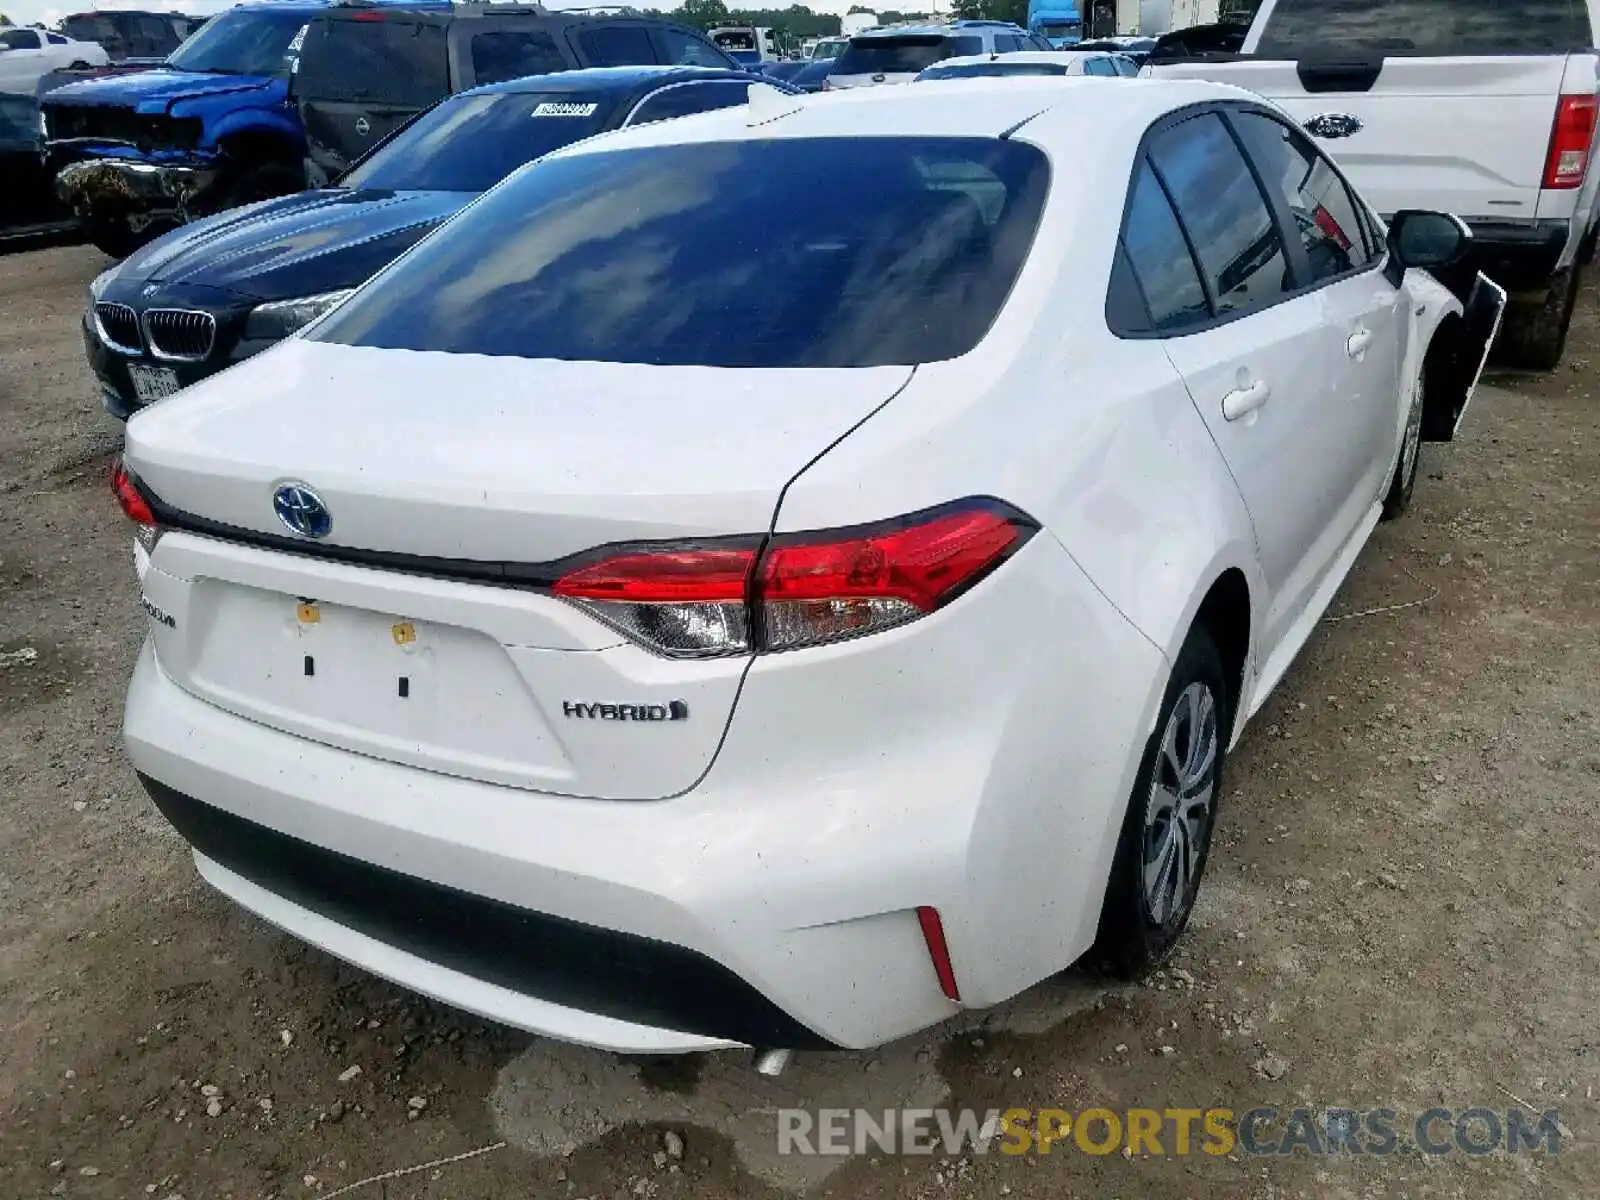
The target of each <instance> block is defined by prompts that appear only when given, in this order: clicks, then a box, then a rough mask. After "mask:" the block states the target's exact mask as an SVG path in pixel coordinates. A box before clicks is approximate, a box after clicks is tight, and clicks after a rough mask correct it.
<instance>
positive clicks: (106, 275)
mask: <svg viewBox="0 0 1600 1200" xmlns="http://www.w3.org/2000/svg"><path fill="white" fill-rule="evenodd" d="M116 273H117V268H116V267H107V268H106V269H105V270H104V271H101V272H100V274H98V275H96V276H95V277H94V278H93V279H91V280H90V281H89V303H91V304H93V303H95V302H96V301H98V300H99V299H100V297H101V296H104V295H105V294H106V285H107V284H108V283H110V282H111V277H112V276H113V275H115V274H116Z"/></svg>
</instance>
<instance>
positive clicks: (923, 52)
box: [833, 33, 983, 75]
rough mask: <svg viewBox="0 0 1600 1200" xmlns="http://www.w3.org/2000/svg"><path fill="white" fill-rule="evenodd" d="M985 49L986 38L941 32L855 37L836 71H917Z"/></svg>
mask: <svg viewBox="0 0 1600 1200" xmlns="http://www.w3.org/2000/svg"><path fill="white" fill-rule="evenodd" d="M981 53H983V39H982V38H975V37H946V36H944V35H943V34H940V33H931V34H903V35H898V36H893V37H863V38H855V39H854V40H853V41H851V43H850V45H849V46H848V47H846V49H845V52H844V53H843V54H841V55H840V56H839V62H838V64H837V65H836V66H835V67H834V68H833V73H834V74H835V75H915V74H916V73H917V72H918V71H921V70H922V69H923V68H924V67H931V66H932V65H933V64H934V63H936V62H939V61H940V60H941V59H946V58H960V57H962V56H963V55H967V54H981Z"/></svg>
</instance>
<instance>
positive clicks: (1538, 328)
mask: <svg viewBox="0 0 1600 1200" xmlns="http://www.w3.org/2000/svg"><path fill="white" fill-rule="evenodd" d="M1582 275H1583V271H1582V267H1581V265H1580V264H1578V263H1573V265H1572V266H1570V267H1567V268H1565V269H1563V270H1560V271H1557V272H1556V273H1555V274H1554V275H1553V276H1551V278H1550V290H1549V292H1548V293H1546V295H1545V298H1544V299H1543V301H1538V302H1534V303H1528V302H1526V301H1513V302H1512V303H1511V305H1510V306H1509V307H1508V308H1507V309H1506V315H1505V324H1504V326H1503V327H1502V328H1501V330H1500V339H1499V343H1498V346H1499V354H1498V356H1497V357H1498V358H1499V360H1500V362H1501V363H1503V364H1504V365H1505V366H1508V367H1520V368H1522V369H1523V370H1528V371H1553V370H1555V368H1556V367H1557V366H1559V365H1560V363H1561V355H1562V353H1563V352H1564V351H1565V350H1566V348H1567V330H1568V329H1569V328H1570V327H1571V325H1572V310H1573V309H1574V308H1575V307H1576V306H1577V303H1578V292H1579V290H1580V288H1581V286H1582Z"/></svg>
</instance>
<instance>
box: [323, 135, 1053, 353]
mask: <svg viewBox="0 0 1600 1200" xmlns="http://www.w3.org/2000/svg"><path fill="white" fill-rule="evenodd" d="M1049 176H1050V171H1049V166H1048V163H1047V161H1046V159H1045V157H1044V155H1043V154H1042V153H1041V152H1040V151H1039V150H1038V149H1037V148H1035V147H1033V146H1030V145H1027V144H1026V143H1024V142H1020V141H1007V140H1002V139H1000V138H933V137H847V138H771V139H761V140H755V139H752V140H747V141H744V140H742V141H733V142H700V143H691V144H682V145H668V146H644V147H630V148H628V149H623V150H610V151H603V152H594V153H587V154H571V155H558V156H557V157H555V158H551V159H549V160H547V161H545V162H542V163H538V164H536V165H534V166H532V167H530V168H529V169H528V170H526V171H524V172H522V173H521V174H519V175H517V176H516V177H514V178H513V179H510V180H508V181H507V182H506V183H505V184H504V185H503V186H501V187H500V188H498V189H496V190H495V191H493V192H490V193H489V194H488V195H487V196H485V197H484V198H483V199H482V200H480V201H478V203H477V204H475V205H473V206H472V207H471V208H469V209H467V210H466V211H465V212H463V213H462V214H461V215H460V216H459V217H457V218H456V219H455V220H453V221H451V222H450V223H449V224H448V225H446V226H444V227H443V228H442V229H441V230H440V231H439V232H438V233H436V234H434V235H433V236H432V237H431V238H429V239H428V240H427V241H425V242H423V243H422V244H421V245H420V246H419V247H418V248H417V249H416V250H415V251H413V252H412V253H411V254H410V255H409V256H408V257H406V258H405V259H404V260H402V261H401V262H400V263H398V264H397V265H396V266H395V267H394V268H393V269H392V270H390V271H389V272H387V273H386V274H385V275H384V276H383V278H382V279H381V281H379V282H378V283H376V284H375V285H374V286H372V287H370V288H368V289H366V290H364V291H362V292H360V293H358V294H357V295H356V296H355V297H354V298H353V299H352V300H350V301H349V302H348V303H346V304H345V305H344V306H343V307H341V308H340V309H339V310H338V311H337V312H335V313H334V314H333V316H332V317H331V318H329V320H328V321H326V322H325V323H324V324H322V325H321V326H319V327H318V328H317V329H316V331H315V333H314V334H313V335H312V337H313V338H314V339H315V340H317V341H324V342H333V343H338V344H340V345H349V346H374V347H383V348H391V349H404V350H420V351H436V352H445V353H456V354H483V355H503V356H515V357H520V358H551V359H565V360H569V361H588V362H619V363H650V364H658V365H691V364H694V365H703V366H716V367H767V368H773V367H867V366H882V365H888V364H912V363H920V362H932V361H937V360H940V359H947V358H954V357H957V356H958V355H961V354H965V353H966V352H967V351H969V350H971V349H972V348H973V347H974V346H975V345H977V343H978V342H979V341H980V340H981V339H982V338H983V336H984V334H985V333H986V332H987V331H988V329H989V326H990V325H991V324H992V323H993V321H994V319H995V316H996V315H997V314H998V313H999V311H1000V307H1001V305H1003V304H1004V303H1005V300H1006V297H1007V296H1008V295H1009V294H1010V291H1011V287H1012V284H1013V283H1014V282H1015V281H1016V278H1017V274H1018V272H1019V271H1020V270H1021V269H1022V264H1023V262H1024V261H1025V260H1026V258H1027V255H1028V249H1029V246H1030V245H1031V244H1032V241H1033V235H1034V231H1035V229H1036V228H1037V227H1038V223H1039V215H1040V212H1041V210H1042V207H1043V204H1044V200H1045V195H1046V193H1047V191H1048V189H1049ZM819 179H825V180H827V181H828V186H827V187H826V188H818V187H817V180H819Z"/></svg>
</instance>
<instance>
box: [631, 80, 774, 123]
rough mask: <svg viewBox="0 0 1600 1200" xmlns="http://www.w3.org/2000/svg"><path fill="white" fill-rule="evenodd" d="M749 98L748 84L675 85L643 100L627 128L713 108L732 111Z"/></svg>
mask: <svg viewBox="0 0 1600 1200" xmlns="http://www.w3.org/2000/svg"><path fill="white" fill-rule="evenodd" d="M749 99H750V85H749V84H748V83H734V82H731V81H730V82H724V83H717V82H707V83H678V84H672V85H670V86H668V87H664V88H662V89H661V90H660V91H659V92H657V93H655V94H654V95H653V96H650V97H648V98H646V99H645V100H644V102H643V103H641V104H640V105H639V107H638V109H637V110H636V111H635V112H634V114H633V116H632V117H630V118H629V120H628V124H629V125H648V124H650V123H651V122H652V121H670V120H671V119H672V118H673V117H686V116H688V115H689V114H691V113H699V112H709V111H711V110H712V109H714V108H732V107H733V106H734V105H736V104H744V103H745V102H746V101H748V100H749Z"/></svg>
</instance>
